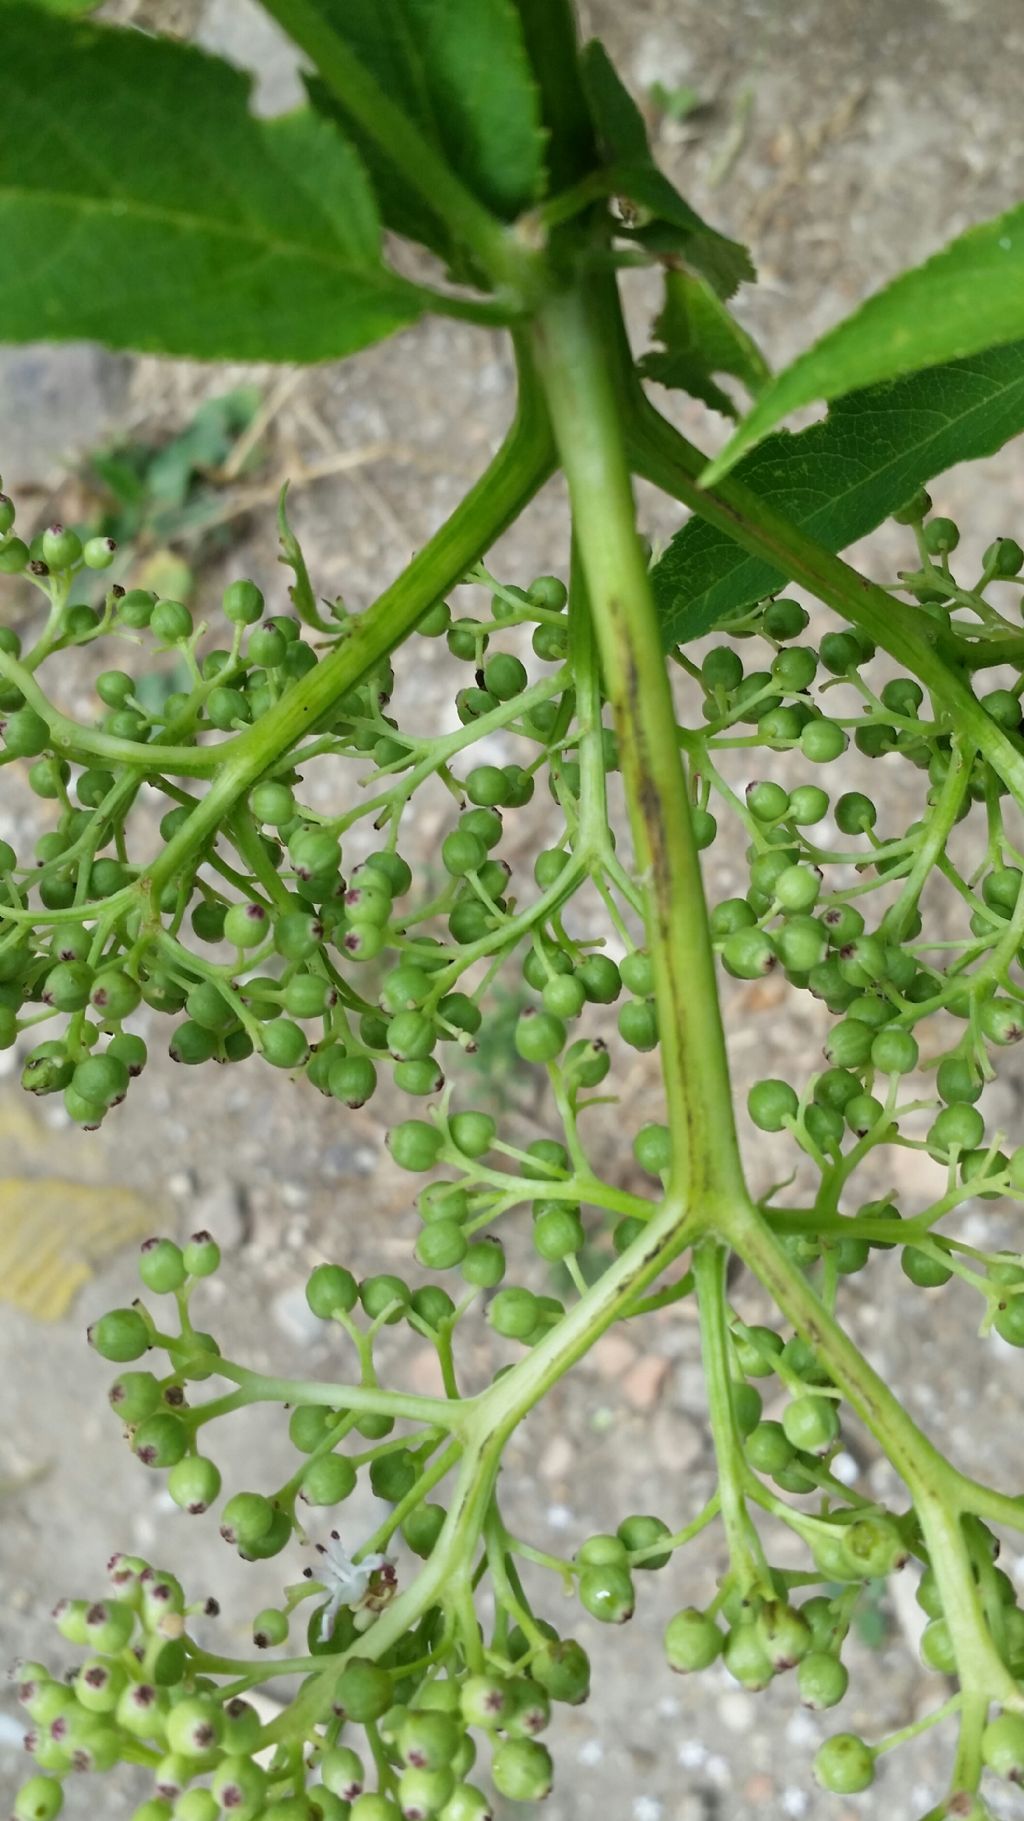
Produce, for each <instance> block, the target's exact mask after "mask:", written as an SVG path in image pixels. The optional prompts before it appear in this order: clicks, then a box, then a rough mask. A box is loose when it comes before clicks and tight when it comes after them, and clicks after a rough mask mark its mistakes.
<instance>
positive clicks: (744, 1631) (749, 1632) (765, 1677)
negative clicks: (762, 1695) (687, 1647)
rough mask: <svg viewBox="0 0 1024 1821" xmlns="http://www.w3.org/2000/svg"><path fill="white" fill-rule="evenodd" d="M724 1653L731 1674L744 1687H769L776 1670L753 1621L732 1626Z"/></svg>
mask: <svg viewBox="0 0 1024 1821" xmlns="http://www.w3.org/2000/svg"><path fill="white" fill-rule="evenodd" d="M722 1654H723V1658H724V1661H725V1667H726V1669H727V1670H728V1671H729V1674H730V1675H732V1676H735V1678H736V1680H737V1682H739V1683H741V1684H742V1686H743V1687H744V1688H750V1689H754V1690H757V1689H759V1688H767V1686H768V1684H769V1682H770V1681H771V1679H772V1676H773V1674H774V1671H773V1669H772V1664H771V1661H770V1659H769V1657H768V1655H767V1653H766V1651H765V1649H764V1646H763V1644H762V1643H761V1639H760V1637H759V1636H758V1633H757V1628H756V1627H755V1626H754V1625H753V1624H752V1623H750V1622H749V1621H748V1622H746V1623H742V1624H738V1625H734V1626H733V1627H732V1629H731V1631H729V1632H728V1633H727V1635H726V1639H725V1643H724V1646H723V1651H722Z"/></svg>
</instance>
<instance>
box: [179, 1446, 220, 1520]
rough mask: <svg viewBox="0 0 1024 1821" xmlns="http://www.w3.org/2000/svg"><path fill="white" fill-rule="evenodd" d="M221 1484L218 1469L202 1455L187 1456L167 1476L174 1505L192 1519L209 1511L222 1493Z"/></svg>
mask: <svg viewBox="0 0 1024 1821" xmlns="http://www.w3.org/2000/svg"><path fill="white" fill-rule="evenodd" d="M220 1484H221V1481H220V1473H219V1471H218V1469H217V1467H216V1466H215V1465H214V1463H213V1461H210V1460H206V1459H205V1458H204V1456H203V1455H201V1454H192V1455H187V1456H186V1458H185V1459H184V1460H182V1461H178V1463H177V1465H176V1466H174V1467H172V1468H171V1471H170V1473H169V1474H168V1476H167V1490H168V1492H169V1493H170V1495H171V1497H172V1499H173V1500H174V1503H175V1504H176V1505H180V1506H181V1509H182V1510H183V1511H187V1512H189V1514H190V1515H191V1516H192V1517H198V1516H199V1515H200V1513H201V1512H204V1511H208V1510H209V1508H210V1506H211V1505H212V1504H213V1502H214V1500H215V1499H216V1498H217V1496H218V1494H219V1492H220Z"/></svg>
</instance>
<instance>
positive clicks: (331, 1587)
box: [305, 1530, 394, 1642]
mask: <svg viewBox="0 0 1024 1821" xmlns="http://www.w3.org/2000/svg"><path fill="white" fill-rule="evenodd" d="M316 1547H317V1552H318V1554H319V1556H320V1558H321V1559H320V1569H319V1577H320V1580H321V1581H322V1582H323V1584H324V1586H325V1587H326V1589H327V1592H328V1595H329V1598H328V1601H327V1604H326V1606H325V1607H324V1609H323V1613H322V1614H321V1617H320V1637H321V1639H322V1640H323V1641H325V1642H326V1640H327V1639H328V1638H329V1637H330V1635H331V1633H332V1632H333V1630H334V1621H335V1619H336V1618H337V1616H338V1613H339V1612H340V1611H341V1608H342V1607H343V1606H361V1605H362V1604H363V1603H364V1601H366V1596H367V1594H368V1593H369V1592H370V1583H371V1581H372V1580H373V1577H374V1576H375V1575H378V1574H379V1575H380V1576H381V1577H382V1579H383V1580H384V1581H385V1582H390V1583H391V1584H392V1585H393V1583H394V1567H393V1564H392V1562H391V1560H390V1558H389V1557H388V1556H386V1555H364V1557H363V1559H362V1561H361V1562H354V1561H353V1560H352V1557H351V1556H350V1555H349V1553H348V1550H347V1549H346V1548H345V1545H344V1544H343V1542H342V1540H341V1537H340V1536H339V1534H338V1532H337V1531H336V1530H332V1531H331V1535H330V1540H329V1541H328V1542H327V1543H318V1544H317V1546H316ZM305 1572H306V1575H307V1577H312V1574H313V1570H312V1569H311V1568H307V1569H306V1571H305ZM372 1604H373V1605H374V1607H375V1608H376V1606H377V1601H376V1599H375V1600H374V1601H373V1602H372Z"/></svg>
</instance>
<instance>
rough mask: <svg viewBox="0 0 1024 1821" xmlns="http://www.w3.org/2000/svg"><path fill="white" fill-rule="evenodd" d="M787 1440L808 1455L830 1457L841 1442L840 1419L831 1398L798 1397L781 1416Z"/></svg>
mask: <svg viewBox="0 0 1024 1821" xmlns="http://www.w3.org/2000/svg"><path fill="white" fill-rule="evenodd" d="M782 1427H783V1429H784V1431H785V1434H786V1439H787V1441H789V1442H790V1443H791V1444H792V1446H793V1447H794V1448H798V1449H801V1450H802V1451H803V1452H804V1453H806V1454H827V1453H828V1451H829V1449H830V1448H831V1447H833V1446H834V1445H835V1443H836V1442H837V1441H838V1439H839V1417H838V1415H837V1413H836V1407H835V1404H834V1403H833V1402H832V1400H831V1399H830V1398H824V1397H798V1398H794V1400H793V1402H792V1403H791V1404H787V1406H786V1408H785V1410H784V1411H783V1413H782Z"/></svg>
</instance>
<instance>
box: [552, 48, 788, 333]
mask: <svg viewBox="0 0 1024 1821" xmlns="http://www.w3.org/2000/svg"><path fill="white" fill-rule="evenodd" d="M580 70H581V74H582V77H583V86H584V89H585V90H586V96H587V102H588V105H589V107H590V113H591V118H592V120H593V123H594V132H595V134H596V136H597V141H598V145H599V147H600V149H601V153H602V156H603V158H604V161H605V164H606V165H607V166H608V167H609V175H610V180H611V183H612V185H613V188H614V190H615V193H616V195H618V196H619V197H620V198H621V199H623V200H624V201H626V202H628V203H630V204H632V205H633V207H634V208H638V209H640V210H642V211H643V212H644V213H645V214H647V215H649V216H650V217H651V221H650V223H649V224H643V223H636V224H632V223H628V222H627V223H626V225H625V227H624V229H623V231H624V232H625V233H627V234H629V235H630V236H631V237H632V238H635V239H638V240H644V239H646V238H647V236H648V235H649V234H650V235H652V236H653V237H654V240H655V241H656V243H657V250H658V251H660V252H676V253H681V254H682V255H683V257H684V258H685V259H687V260H689V262H690V264H691V265H694V266H696V268H697V270H698V271H699V272H702V273H703V274H704V276H705V278H707V279H709V280H710V282H711V284H713V285H714V287H715V289H716V291H718V292H720V294H721V295H722V296H723V297H731V296H732V293H733V292H734V291H735V290H736V287H737V285H739V284H741V283H742V282H743V281H744V280H745V279H752V278H753V277H754V276H755V273H754V267H753V265H752V263H751V259H750V254H749V253H748V252H747V249H746V247H742V246H740V245H739V243H738V241H735V240H730V239H729V238H728V237H727V236H726V235H724V234H719V233H718V231H717V229H715V228H711V227H709V226H708V224H707V222H706V221H704V220H702V218H701V217H700V216H699V215H698V214H697V211H696V210H695V209H692V208H691V207H690V204H689V203H688V202H686V201H684V199H683V197H682V196H680V194H679V191H678V190H677V189H676V188H675V186H674V185H673V184H671V183H670V182H669V180H668V178H667V177H666V176H665V174H664V172H663V171H660V170H659V169H658V166H657V165H656V164H655V162H654V156H653V154H652V152H651V148H650V144H649V141H648V138H647V128H646V126H645V124H644V118H643V115H642V114H641V112H640V109H639V108H638V107H637V105H636V102H635V101H634V100H633V97H632V96H631V95H630V93H629V90H628V89H627V88H626V87H625V85H624V84H623V82H622V81H621V80H620V78H619V75H618V72H617V71H616V69H615V66H614V64H613V63H612V61H611V58H610V57H609V56H608V53H607V51H606V50H605V48H604V45H603V44H601V42H600V41H599V40H598V39H597V38H594V39H592V40H591V42H590V43H589V44H587V45H585V46H584V48H583V51H582V53H581V56H580Z"/></svg>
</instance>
